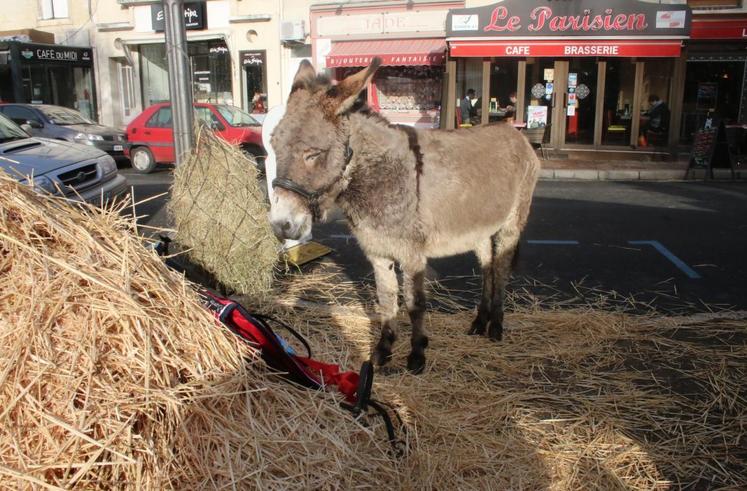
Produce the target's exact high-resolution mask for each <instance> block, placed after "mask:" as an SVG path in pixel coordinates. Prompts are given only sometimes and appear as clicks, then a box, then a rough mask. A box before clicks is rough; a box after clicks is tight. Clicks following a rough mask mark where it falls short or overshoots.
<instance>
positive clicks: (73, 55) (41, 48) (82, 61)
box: [17, 43, 93, 66]
mask: <svg viewBox="0 0 747 491" xmlns="http://www.w3.org/2000/svg"><path fill="white" fill-rule="evenodd" d="M17 49H18V60H19V61H20V62H21V63H64V64H66V65H79V66H91V65H93V53H92V50H91V48H76V47H73V46H59V45H52V44H31V43H19V44H18V48H17Z"/></svg>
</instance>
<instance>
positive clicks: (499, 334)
mask: <svg viewBox="0 0 747 491" xmlns="http://www.w3.org/2000/svg"><path fill="white" fill-rule="evenodd" d="M488 339H490V340H491V341H495V342H498V341H502V340H503V326H501V327H499V328H498V329H493V326H491V327H490V329H489V330H488Z"/></svg>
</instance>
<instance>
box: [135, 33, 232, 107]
mask: <svg viewBox="0 0 747 491" xmlns="http://www.w3.org/2000/svg"><path fill="white" fill-rule="evenodd" d="M187 49H188V54H189V60H190V65H191V67H192V74H193V78H192V90H193V98H194V101H195V102H213V103H232V102H233V94H232V92H231V58H230V56H229V53H228V48H227V47H226V43H225V42H224V41H222V40H212V41H193V42H189V43H188V48H187ZM140 73H141V77H142V84H143V86H142V93H143V99H144V101H143V103H144V106H150V105H152V104H155V103H157V102H162V101H168V100H169V76H168V62H167V59H166V46H165V45H164V44H146V45H142V46H140Z"/></svg>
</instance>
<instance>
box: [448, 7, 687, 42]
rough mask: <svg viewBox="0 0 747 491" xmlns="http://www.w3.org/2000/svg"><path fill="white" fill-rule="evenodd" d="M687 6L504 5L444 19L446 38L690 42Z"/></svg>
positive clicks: (465, 11) (453, 13)
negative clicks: (674, 40) (650, 39)
mask: <svg viewBox="0 0 747 491" xmlns="http://www.w3.org/2000/svg"><path fill="white" fill-rule="evenodd" d="M690 17H691V15H690V10H689V8H688V7H687V6H686V5H664V4H658V3H647V2H639V1H637V0H605V1H600V0H580V1H574V2H545V1H537V0H535V1H529V0H506V1H504V2H500V3H496V4H493V5H487V6H484V7H477V8H468V9H455V10H451V11H450V12H449V15H448V17H447V19H446V35H447V37H506V38H508V37H535V38H536V37H569V36H570V37H586V38H610V37H612V38H613V37H621V36H625V37H630V36H640V37H646V38H656V37H662V38H678V37H686V36H687V35H688V33H689V32H690Z"/></svg>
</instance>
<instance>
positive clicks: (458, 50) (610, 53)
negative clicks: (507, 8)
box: [449, 40, 681, 58]
mask: <svg viewBox="0 0 747 491" xmlns="http://www.w3.org/2000/svg"><path fill="white" fill-rule="evenodd" d="M449 50H450V52H451V56H455V57H470V56H471V57H481V56H491V57H492V56H503V57H546V58H554V57H567V58H573V57H582V56H604V57H627V58H630V57H637V56H638V57H650V58H657V57H677V56H679V55H680V50H681V41H671V42H659V43H655V42H651V43H644V42H637V43H635V42H613V41H606V42H605V41H598V42H594V41H576V42H573V41H566V42H559V41H537V42H534V43H527V42H521V41H468V40H465V41H461V40H458V41H451V42H450V43H449Z"/></svg>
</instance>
